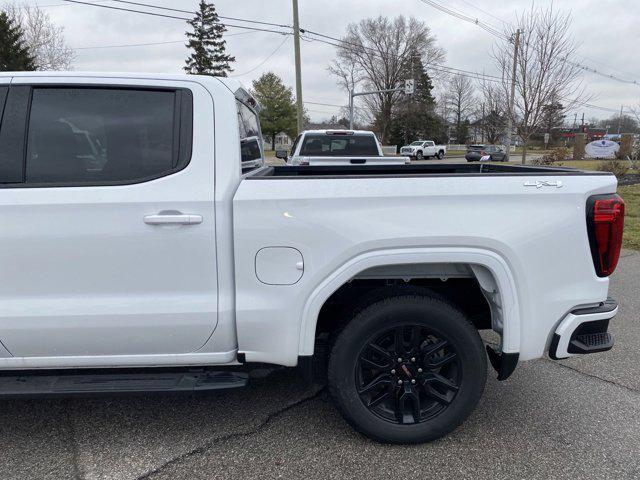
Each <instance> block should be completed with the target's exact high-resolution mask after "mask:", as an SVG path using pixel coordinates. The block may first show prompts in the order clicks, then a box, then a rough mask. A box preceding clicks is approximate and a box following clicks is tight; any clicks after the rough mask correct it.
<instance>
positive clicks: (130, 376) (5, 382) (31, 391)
mask: <svg viewBox="0 0 640 480" xmlns="http://www.w3.org/2000/svg"><path fill="white" fill-rule="evenodd" d="M248 382H249V375H248V374H247V373H239V372H227V371H222V372H214V371H204V370H203V371H183V372H162V371H156V372H153V371H150V372H143V373H124V372H123V373H117V372H116V373H113V371H112V370H111V371H109V373H91V374H85V373H68V374H64V373H62V374H57V375H53V374H46V373H45V374H43V373H41V372H38V373H35V374H26V375H11V376H8V375H7V376H0V397H21V396H40V395H44V396H49V395H52V396H67V395H83V394H99V393H143V392H202V391H208V390H224V389H228V388H239V387H244V386H246V385H247V384H248Z"/></svg>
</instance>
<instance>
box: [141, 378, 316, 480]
mask: <svg viewBox="0 0 640 480" xmlns="http://www.w3.org/2000/svg"><path fill="white" fill-rule="evenodd" d="M324 391H325V387H322V388H320V389H319V390H318V391H317V392H315V393H313V394H312V395H308V396H306V397H303V398H301V399H299V400H297V401H295V402H293V403H290V404H289V405H287V406H285V407H284V408H281V409H280V410H276V411H274V412H271V413H269V414H267V416H266V417H265V419H264V420H263V421H261V422H260V423H258V424H257V425H256V426H255V427H252V428H249V430H246V431H243V432H233V433H229V434H227V435H223V436H221V437H217V438H214V439H212V440H210V441H208V442H207V443H205V444H203V445H201V446H199V447H196V448H194V449H192V450H189V451H188V452H185V453H183V454H181V455H178V456H177V457H174V458H172V459H171V460H168V461H166V462H165V463H163V464H162V465H160V466H158V467H156V468H154V469H153V470H150V471H148V472H146V473H145V474H143V475H141V476H139V477H137V479H136V480H146V479H148V478H153V477H154V476H155V475H157V474H159V473H160V472H162V471H163V470H165V469H167V468H169V467H171V466H173V465H177V464H179V463H180V462H182V461H184V460H186V459H188V458H190V457H193V456H195V455H201V454H203V453H206V452H207V450H209V449H211V448H212V447H213V446H215V445H217V444H219V443H223V442H226V441H228V440H231V439H234V438H242V437H249V436H251V435H255V434H256V433H258V432H260V431H261V430H262V429H263V428H265V427H266V426H267V425H269V423H271V421H272V420H274V419H275V418H277V417H278V416H280V415H282V414H283V413H286V412H288V411H289V410H292V409H294V408H295V407H298V406H300V405H303V404H305V403H307V402H310V401H312V400H315V399H316V398H318V397H319V396H320V395H321V394H322V393H324ZM246 426H249V427H251V425H250V424H249V425H246Z"/></svg>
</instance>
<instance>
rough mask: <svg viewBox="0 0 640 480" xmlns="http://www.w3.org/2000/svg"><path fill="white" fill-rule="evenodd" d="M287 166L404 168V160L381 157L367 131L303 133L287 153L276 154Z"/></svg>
mask: <svg viewBox="0 0 640 480" xmlns="http://www.w3.org/2000/svg"><path fill="white" fill-rule="evenodd" d="M276 157H277V158H280V159H282V160H285V161H286V162H287V165H294V166H298V165H310V166H312V167H318V166H339V165H405V164H409V163H411V159H410V158H408V157H398V156H385V155H384V152H383V151H382V146H381V145H380V142H379V141H378V138H377V137H376V135H375V133H373V132H371V131H368V130H306V131H304V132H302V133H301V134H300V135H298V137H297V138H296V139H295V140H294V142H293V145H292V146H291V154H290V155H289V152H287V151H286V150H278V151H276Z"/></svg>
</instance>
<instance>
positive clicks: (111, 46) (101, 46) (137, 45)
mask: <svg viewBox="0 0 640 480" xmlns="http://www.w3.org/2000/svg"><path fill="white" fill-rule="evenodd" d="M253 33H256V32H253V31H249V32H237V33H229V34H225V35H224V36H225V37H237V36H238V35H249V34H253ZM186 41H187V39H186V38H185V39H182V40H169V41H166V42H148V43H122V44H119V45H95V46H91V47H72V48H73V49H74V50H100V49H103V48H124V47H147V46H151V45H169V44H172V43H173V44H175V43H185V42H186Z"/></svg>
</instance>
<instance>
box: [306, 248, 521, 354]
mask: <svg viewBox="0 0 640 480" xmlns="http://www.w3.org/2000/svg"><path fill="white" fill-rule="evenodd" d="M433 264H443V265H449V264H462V265H467V266H468V267H469V268H470V270H471V271H472V272H473V275H474V276H475V278H476V279H477V281H478V283H479V285H480V288H481V289H482V291H483V293H484V295H485V298H487V301H488V302H489V304H490V307H491V314H492V317H494V318H498V319H500V322H501V328H502V332H501V334H502V351H503V352H505V353H519V351H520V331H521V326H520V321H521V315H520V304H519V299H518V294H517V290H516V282H515V278H514V276H513V274H512V272H511V269H510V268H509V265H508V263H507V262H506V261H505V260H504V258H502V257H501V256H500V255H499V254H497V253H495V252H493V251H489V250H484V249H479V248H460V247H455V248H442V247H439V248H406V249H390V250H376V251H370V252H366V253H363V254H361V255H358V256H356V257H354V258H352V259H351V260H349V261H347V262H346V263H344V264H343V265H341V266H340V267H339V268H337V269H335V270H334V271H333V272H332V273H331V274H329V275H328V276H327V277H325V279H324V280H323V281H322V282H321V283H320V284H318V286H317V287H316V288H315V289H314V290H313V292H312V293H311V295H310V296H309V298H308V299H307V301H306V303H305V306H304V309H303V312H302V319H301V328H300V342H299V355H300V356H310V355H313V353H314V347H315V340H316V326H317V324H318V320H319V317H320V311H321V309H322V307H323V306H324V304H325V303H326V302H327V300H329V299H330V298H331V296H332V295H333V294H334V293H335V292H337V291H338V290H339V289H340V288H341V287H342V286H343V285H345V284H347V283H348V282H350V281H351V280H353V279H354V278H356V277H358V275H360V274H362V273H363V272H365V271H368V270H370V269H375V268H383V269H384V268H397V267H398V266H413V267H415V266H419V265H433ZM408 275H409V276H410V273H409V274H408Z"/></svg>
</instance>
